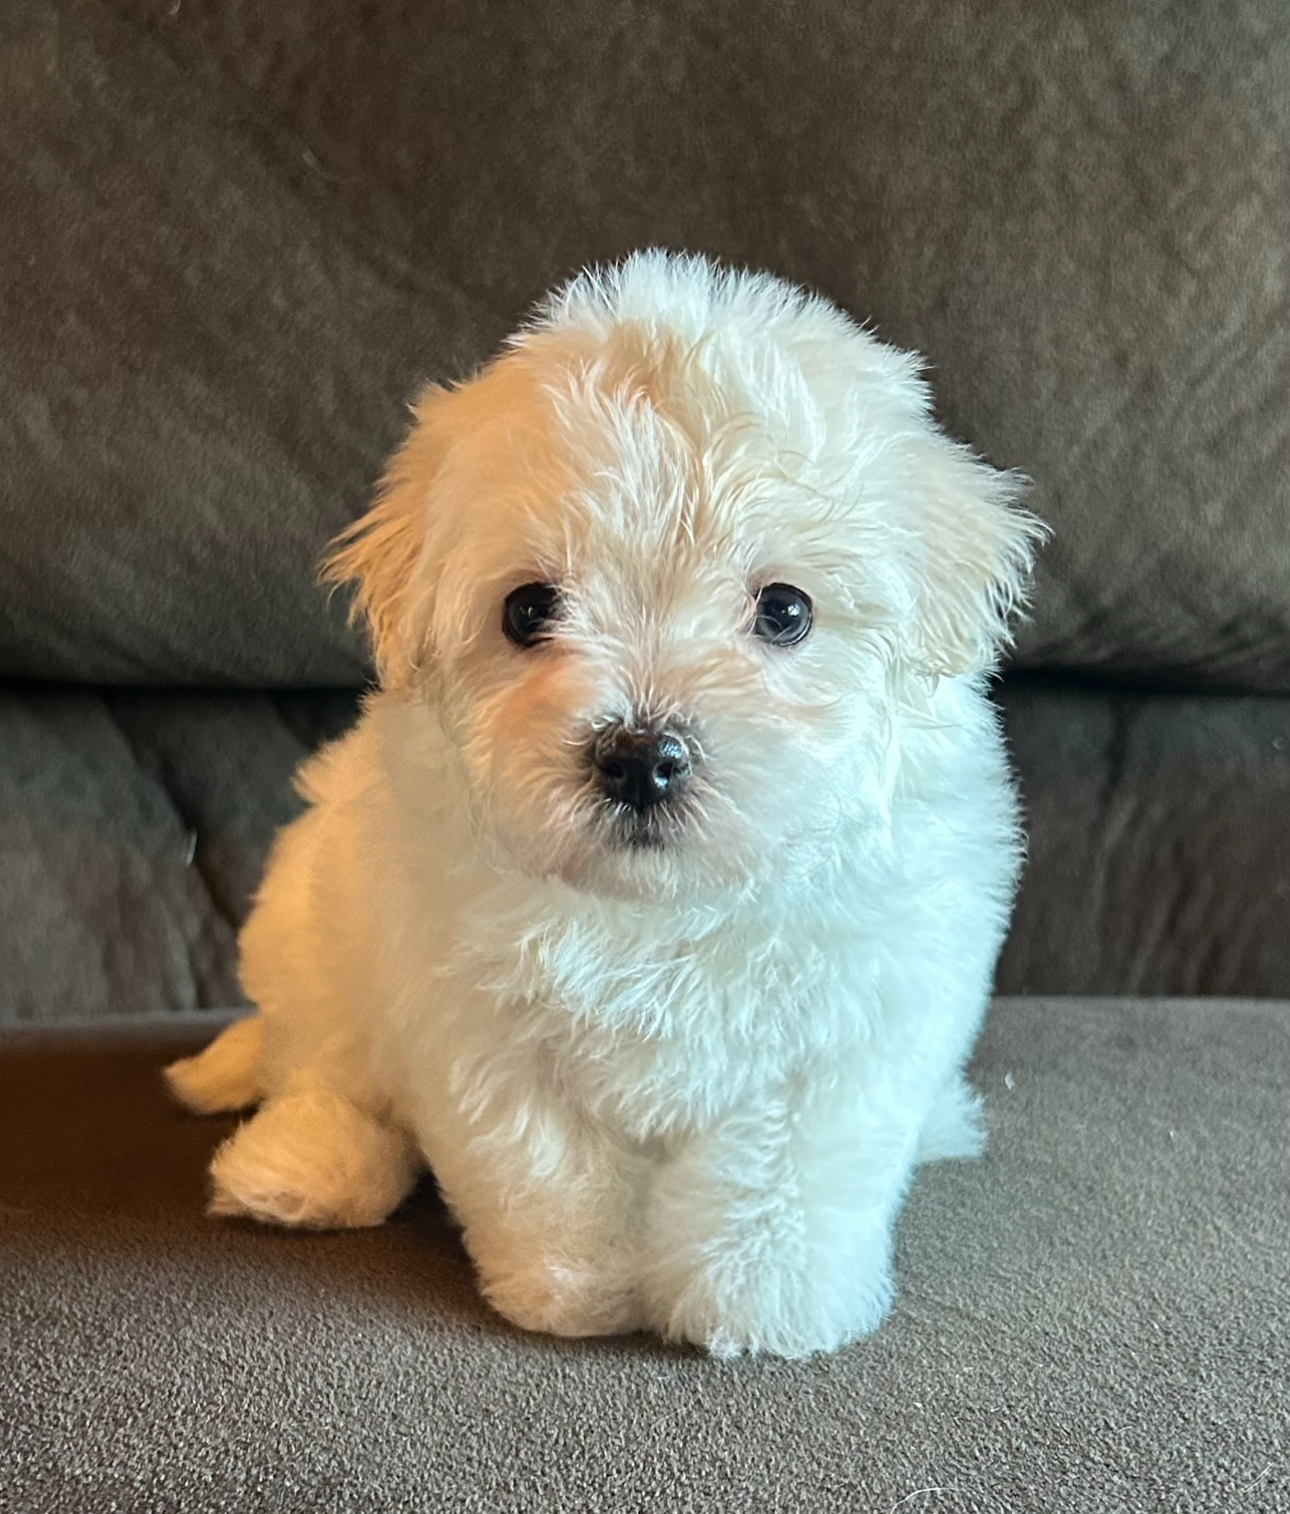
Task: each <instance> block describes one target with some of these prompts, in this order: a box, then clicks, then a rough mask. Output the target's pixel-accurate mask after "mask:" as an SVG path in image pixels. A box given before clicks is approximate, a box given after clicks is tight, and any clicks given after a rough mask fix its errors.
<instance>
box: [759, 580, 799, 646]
mask: <svg viewBox="0 0 1290 1514" xmlns="http://www.w3.org/2000/svg"><path fill="white" fill-rule="evenodd" d="M813 618H814V613H813V609H812V606H811V599H810V595H808V594H804V593H803V592H802V591H801V589H795V588H794V587H793V585H792V584H767V585H766V587H765V588H764V589H763V590H762V591H761V592H760V593H759V594H758V596H757V608H756V610H755V611H754V613H753V623H752V631H753V635H754V636H756V637H758V638H759V639H760V640H762V641H764V642H766V643H768V644H769V645H770V646H772V647H791V646H796V644H797V643H798V642H799V641H801V640H802V639H803V638H804V637H805V635H806V633H807V632H808V631H809V630H810V629H811V621H812V619H813Z"/></svg>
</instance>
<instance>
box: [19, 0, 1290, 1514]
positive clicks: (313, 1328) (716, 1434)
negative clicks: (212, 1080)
mask: <svg viewBox="0 0 1290 1514" xmlns="http://www.w3.org/2000/svg"><path fill="white" fill-rule="evenodd" d="M0 205H3V207H4V209H5V235H4V236H3V237H2V238H0V322H2V325H0V511H2V512H3V514H2V515H0V522H2V523H3V529H2V530H0V680H2V681H0V1083H2V1084H3V1086H4V1088H5V1090H6V1092H5V1094H4V1096H3V1099H2V1100H0V1119H3V1121H4V1122H5V1123H4V1141H3V1144H0V1205H2V1206H4V1207H3V1208H2V1209H0V1241H2V1242H3V1246H2V1248H0V1250H2V1252H3V1254H2V1256H0V1265H3V1267H4V1268H5V1270H6V1272H7V1274H8V1277H9V1284H8V1286H7V1287H6V1289H5V1291H4V1292H3V1293H0V1299H2V1300H3V1301H4V1302H3V1303H0V1324H2V1325H3V1328H4V1330H5V1331H6V1332H7V1334H8V1337H9V1339H8V1340H7V1343H6V1345H5V1348H4V1352H3V1356H4V1360H5V1361H6V1362H8V1363H11V1364H12V1366H11V1368H10V1369H9V1370H7V1372H6V1375H5V1381H4V1382H3V1384H0V1453H4V1454H3V1455H0V1507H3V1508H5V1509H8V1508H13V1509H15V1510H18V1509H22V1510H33V1511H34V1510H39V1509H46V1508H47V1509H51V1510H53V1509H59V1510H72V1509H79V1508H82V1507H84V1508H87V1509H89V1508H95V1509H98V1508H105V1507H111V1506H116V1507H120V1508H129V1509H134V1508H139V1509H154V1508H155V1509H169V1508H175V1509H185V1510H200V1509H206V1508H211V1509H219V1508H233V1507H237V1508H248V1509H249V1508H256V1509H258V1508H266V1509H268V1508H279V1507H281V1508H284V1509H285V1508H303V1507H318V1508H336V1509H341V1508H351V1507H352V1508H356V1509H357V1508H373V1509H375V1508H381V1509H389V1508H396V1507H408V1508H457V1507H460V1508H480V1509H501V1508H534V1509H536V1508H551V1509H557V1508H570V1509H574V1508H577V1509H594V1508H605V1509H611V1508H612V1509H629V1508H641V1509H645V1508H665V1507H675V1508H724V1507H754V1508H763V1507H764V1508H768V1509H769V1508H785V1509H790V1508H791V1509H797V1508H801V1509H812V1510H814V1509H821V1510H823V1509H833V1508H837V1509H843V1508H846V1509H886V1508H896V1507H902V1508H908V1509H910V1510H914V1509H929V1510H930V1509H959V1508H963V1509H978V1508H979V1509H987V1508H989V1509H994V1508H999V1509H1009V1510H1012V1509H1054V1510H1056V1509H1060V1510H1063V1511H1067V1510H1076V1509H1084V1508H1088V1509H1095V1508H1096V1509H1102V1508H1106V1509H1144V1510H1145V1509H1157V1508H1159V1509H1179V1510H1183V1509H1187V1510H1190V1509H1219V1508H1251V1509H1259V1508H1268V1509H1272V1508H1277V1507H1290V1448H1288V1447H1287V1443H1286V1418H1285V1402H1286V1388H1287V1383H1286V1376H1287V1373H1286V1356H1285V1350H1284V1344H1283V1342H1284V1339H1285V1331H1286V1330H1287V1328H1288V1327H1290V1284H1288V1282H1287V1276H1288V1272H1290V1269H1288V1268H1287V1262H1286V1258H1287V1256H1290V1246H1288V1245H1287V1241H1288V1240H1290V1203H1288V1202H1287V1201H1288V1199H1290V1195H1288V1194H1287V1191H1286V1173H1287V1171H1288V1170H1290V1168H1288V1166H1287V1161H1286V1157H1287V1140H1286V1138H1287V1136H1290V1116H1288V1111H1290V1099H1287V1097H1286V1095H1287V1093H1290V1008H1288V1007H1287V1004H1286V1002H1285V1001H1287V1000H1290V402H1288V397H1290V12H1287V10H1286V8H1285V6H1284V4H1283V3H1282V0H1188V3H1185V4H1178V3H1173V0H1122V3H1120V4H1118V5H1108V4H1105V3H1101V0H1066V3H1059V0H1043V3H1036V0H939V3H932V0H855V3H850V4H844V3H841V0H828V3H824V0H821V3H819V4H809V5H808V4H799V5H792V4H789V3H787V0H709V3H707V4H705V5H703V6H697V5H691V4H686V3H684V0H569V3H556V0H496V3H487V4H476V5H464V4H459V3H453V0H280V3H279V4H276V5H274V6H265V5H261V4H256V3H254V0H8V3H7V4H6V6H5V7H4V8H3V10H2V11H0ZM644 244H660V245H666V246H671V247H684V248H690V249H694V250H699V251H703V252H707V253H709V254H712V255H714V256H717V257H720V258H723V259H726V260H729V261H733V262H739V263H746V264H750V265H753V266H759V267H768V268H772V269H774V270H775V271H776V272H779V273H781V274H784V275H787V276H789V277H791V278H794V279H797V280H799V281H801V282H802V283H805V284H807V285H809V286H811V287H813V288H816V289H819V290H821V291H822V292H824V293H825V294H827V295H828V296H830V297H831V298H833V299H834V300H836V301H838V302H839V303H841V304H842V305H843V306H845V307H846V308H848V309H849V310H851V311H853V312H854V313H855V314H856V315H857V316H860V317H863V318H865V319H867V320H871V321H872V322H873V323H874V325H875V327H876V329H877V330H878V332H879V334H880V335H882V336H883V337H885V338H887V339H889V340H891V341H892V342H895V343H897V344H899V345H902V346H908V347H913V348H917V349H918V350H920V351H922V352H924V353H925V354H927V356H928V361H929V364H930V370H931V378H932V382H933V385H934V388H935V390H936V394H937V399H938V404H939V405H940V407H941V413H942V417H943V419H944V421H945V423H946V425H947V426H948V427H949V428H950V429H951V430H952V431H953V432H954V433H955V434H957V435H960V436H962V437H964V438H965V439H967V440H969V441H971V442H972V443H973V444H974V445H975V446H977V447H978V448H979V449H980V450H982V451H983V452H984V453H985V454H986V455H988V456H989V457H990V458H991V459H992V460H993V461H995V462H997V463H999V464H1001V465H1005V466H1009V467H1015V468H1018V469H1020V470H1022V471H1024V472H1025V473H1027V474H1028V475H1029V476H1030V477H1031V478H1032V479H1033V481H1034V483H1033V491H1032V496H1031V504H1032V507H1033V508H1034V509H1035V510H1036V511H1037V512H1038V513H1039V514H1040V515H1042V516H1043V517H1044V518H1045V519H1046V520H1048V521H1049V522H1050V523H1051V524H1052V526H1053V530H1054V534H1053V538H1052V542H1051V544H1050V545H1049V547H1048V548H1047V550H1046V551H1045V553H1044V554H1043V557H1042V560H1041V562H1040V566H1039V571H1038V576H1037V580H1036V586H1035V595H1034V606H1033V611H1032V614H1031V616H1030V618H1029V619H1028V621H1027V622H1026V623H1025V624H1024V625H1023V626H1022V628H1021V630H1020V633H1019V636H1018V641H1017V646H1016V649H1015V654H1014V655H1013V657H1012V658H1011V660H1010V663H1009V666H1008V667H1007V668H1006V670H1005V671H1004V676H1003V677H1002V678H1001V680H1000V682H999V684H998V687H997V690H996V697H997V698H998V701H999V704H1000V706H1001V709H1002V712H1003V718H1004V720H1005V725H1006V729H1007V733H1008V737H1009V741H1010V745H1011V748H1012V751H1013V754H1014V758H1015V761H1016V765H1017V768H1018V772H1019V777H1020V782H1021V787H1022V792H1023V797H1024V802H1025V808H1026V813H1027V824H1028V829H1029V833H1030V856H1029V862H1028V866H1027V870H1026V875H1025V879H1024V882H1023V886H1022V891H1021V895H1020V898H1019V901H1018V906H1017V911H1016V917H1015V923H1014V928H1013V931H1012V934H1011V937H1010V939H1009V942H1008V945H1007V947H1006V949H1005V952H1004V955H1003V958H1002V961H1001V963H1000V966H999V973H998V989H999V992H1000V995H1001V998H1000V1001H999V1003H998V1005H997V1006H996V1008H995V1010H994V1011H993V1013H992V1015H991V1018H990V1022H989V1025H988V1028H987V1032H986V1036H985V1038H984V1040H983V1044H982V1049H981V1052H980V1055H979V1058H978V1064H977V1069H976V1071H977V1077H978V1081H979V1082H980V1083H981V1085H982V1087H983V1088H984V1090H985V1092H986V1093H987V1096H988V1098H989V1101H990V1109H991V1122H992V1146H991V1150H990V1154H989V1155H987V1157H986V1158H985V1159H984V1160H983V1161H982V1162H981V1163H979V1164H976V1165H975V1166H973V1167H967V1166H954V1165H947V1166H942V1167H936V1168H932V1169H929V1170H928V1171H927V1172H926V1173H925V1174H924V1175H923V1176H922V1177H920V1179H919V1180H918V1182H917V1183H916V1185H915V1191H914V1195H913V1198H912V1200H911V1206H910V1210H909V1213H908V1215H907V1217H906V1219H905V1220H904V1221H903V1222H902V1224H903V1229H902V1239H901V1257H902V1261H901V1265H900V1269H899V1271H898V1285H899V1289H900V1295H899V1299H898V1303H897V1307H896V1311H895V1314H894V1316H893V1319H892V1321H891V1323H890V1324H889V1325H888V1326H886V1327H884V1329H883V1330H882V1331H881V1332H879V1334H878V1336H877V1337H875V1338H874V1340H873V1341H872V1342H866V1343H862V1344H861V1345H859V1346H857V1347H855V1348H853V1349H852V1350H851V1351H849V1352H846V1353H843V1355H842V1356H840V1357H838V1358H835V1359H830V1360H827V1361H821V1362H816V1363H806V1364H795V1365H792V1366H789V1365H785V1364H777V1363H751V1364H744V1365H742V1366H739V1365H736V1366H733V1367H728V1366H717V1365H714V1364H710V1363H705V1362H703V1361H701V1360H700V1359H699V1358H698V1357H696V1356H692V1355H689V1354H687V1353H683V1352H682V1353H678V1352H672V1351H668V1350H665V1349H664V1348H662V1347H658V1346H655V1345H653V1344H651V1343H648V1342H644V1341H628V1342H613V1343H611V1342H599V1343H593V1344H590V1345H587V1344H583V1345H577V1344H568V1343H564V1344H557V1343H552V1342H547V1341H540V1340H532V1339H528V1338H525V1337H521V1336H519V1335H517V1334H515V1333H513V1332H509V1331H507V1330H506V1329H505V1328H504V1327H502V1326H501V1325H500V1324H499V1323H498V1322H496V1321H494V1320H492V1319H491V1318H490V1317H489V1316H488V1315H487V1313H486V1312H485V1311H484V1310H483V1308H482V1306H480V1305H479V1304H478V1303H477V1302H476V1301H475V1299H474V1296H473V1293H472V1291H471V1288H470V1283H469V1278H468V1275H467V1273H466V1270H465V1264H464V1261H463V1258H462V1254H461V1252H460V1249H459V1247H458V1246H457V1243H456V1241H455V1238H454V1237H453V1236H452V1234H451V1232H450V1230H449V1229H448V1227H447V1225H446V1223H445V1220H444V1217H443V1215H442V1213H441V1211H440V1210H439V1209H438V1208H437V1204H436V1200H435V1198H434V1195H433V1191H432V1190H430V1189H427V1190H426V1191H424V1192H423V1193H422V1194H421V1195H420V1196H419V1198H418V1199H417V1200H416V1201H415V1202H414V1203H413V1205H412V1206H410V1208H409V1209H408V1210H407V1211H406V1212H404V1214H402V1215H401V1216H400V1219H399V1220H398V1222H397V1223H396V1224H395V1225H393V1226H391V1227H390V1228H389V1229H387V1230H385V1231H380V1232H372V1233H366V1234H362V1235H351V1236H336V1237H330V1238H325V1239H318V1238H315V1239H312V1240H308V1241H306V1240H302V1239H300V1238H292V1237H281V1236H271V1235H267V1234H264V1233H260V1232H254V1231H246V1230H243V1229H241V1228H239V1227H236V1226H234V1227H218V1226H214V1225H210V1224H208V1223H206V1222H204V1221H203V1220H202V1219H201V1217H200V1205H201V1169H202V1164H203V1160H204V1158H205V1156H206V1154H208V1153H209V1150H210V1147H211V1145H212V1144H213V1142H214V1140H215V1139H216V1138H217V1136H218V1135H219V1133H220V1130H221V1128H227V1127H221V1126H220V1125H219V1124H218V1122H216V1123H215V1124H214V1125H208V1124H205V1123H201V1122H195V1121H192V1120H190V1119H188V1118H187V1117H185V1116H182V1115H181V1114H180V1113H179V1112H178V1111H175V1110H173V1109H170V1108H169V1107H168V1106H167V1105H166V1104H165V1102H164V1100H163V1099H162V1097H161V1094H160V1091H159V1089H158V1086H157V1083H156V1079H155V1071H156V1067H157V1065H158V1063H159V1061H160V1060H161V1059H162V1058H163V1056H164V1055H167V1054H169V1053H170V1051H172V1050H173V1049H174V1048H175V1047H176V1046H187V1045H192V1044H195V1043H196V1042H198V1041H200V1040H201V1039H202V1038H203V1037H204V1036H205V1035H207V1034H208V1033H209V1032H210V1030H211V1029H212V1028H213V1027H215V1026H216V1025H217V1024H218V1023H220V1017H221V1015H222V1014H225V1013H227V1012H228V1011H229V1010H232V1009H235V1008H236V1007H237V1006H238V1005H240V1004H241V1003H243V1002H244V1001H243V996H242V994H241V990H240V987H239V984H238V981H237V974H236V961H235V941H236V933H237V928H238V925H239V923H240V921H241V920H242V919H243V918H244V916H245V913H246V910H247V906H248V901H249V899H250V897H251V894H252V892H253V890H254V888H255V884H256V880H257V877H258V875H259V871H260V868H261V866H262V862H263V858H264V854H265V851H266V848H267V846H268V844H269V841H270V839H271V837H272V834H273V832H274V830H275V829H276V828H277V827H278V826H279V825H280V824H282V823H283V822H284V821H285V820H286V819H289V818H290V817H291V815H292V814H294V813H295V812H296V808H297V806H298V803H299V801H298V800H297V799H296V798H295V797H294V796H293V794H292V791H291V788H290V775H291V772H292V769H293V768H294V766H295V765H296V764H297V763H298V762H299V761H300V759H301V758H302V757H303V756H305V755H306V754H307V753H308V752H309V751H311V750H313V749H314V748H315V747H316V746H317V745H318V744H319V743H320V742H321V741H323V740H325V739H327V738H328V737H329V736H332V735H334V734H336V733H338V732H340V731H341V730H343V729H344V728H345V727H346V725H347V724H348V723H349V722H350V721H351V720H352V719H353V717H354V713H355V710H356V707H357V700H358V698H359V697H360V693H361V689H362V687H363V685H364V682H365V680H366V679H367V678H368V677H369V674H370V668H369V663H368V660H367V654H366V649H365V647H364V645H363V643H362V640H361V637H360V636H359V635H358V634H357V633H356V632H354V631H353V630H352V629H351V628H350V627H349V626H348V625H347V621H346V614H345V610H346V606H345V603H344V600H343V597H341V596H335V597H332V598H330V599H329V598H328V597H327V596H326V595H325V594H324V593H322V592H321V591H320V590H319V589H318V587H317V585H316V582H315V578H314V565H315V563H316V560H317V558H318V556H319V554H320V552H321V550H322V548H323V546H324V544H325V543H326V541H327V540H328V539H329V538H330V537H331V536H332V535H333V534H334V533H335V532H336V531H338V530H339V529H340V528H341V527H342V526H344V525H345V524H346V523H347V522H348V521H349V520H350V519H352V518H353V517H354V516H355V515H356V514H357V513H358V512H359V511H360V510H361V509H362V508H363V507H364V504H365V500H366V497H367V494H368V491H369V489H370V486H371V482H372V480H373V478H374V477H375V475H376V472H377V470H378V468H379V465H380V461H381V458H382V456H383V455H384V454H385V453H386V452H387V451H388V450H389V449H390V447H391V446H392V445H393V444H394V442H395V441H396V440H397V438H398V436H399V434H400V432H401V428H402V426H403V424H404V415H405V411H404V406H405V402H406V401H407V399H408V397H409V396H410V395H411V394H412V393H413V391H414V390H415V389H416V388H417V386H418V385H419V384H421V383H422V382H424V381H426V380H427V379H447V378H451V377H453V376H455V375H460V374H463V373H466V372H468V371H469V370H470V369H471V367H472V366H473V365H475V364H477V363H478V362H480V361H481V360H482V359H483V358H485V357H486V356H487V355H488V353H489V352H490V351H491V350H492V349H493V348H494V347H495V345H496V344H497V342H498V341H499V340H500V339H501V337H502V336H503V335H504V334H505V333H506V332H507V331H508V330H509V329H510V328H511V327H512V326H513V325H514V324H515V322H516V321H517V320H518V319H519V318H520V317H521V316H522V314H523V312H524V310H525V309H526V308H527V307H528V306H529V305H530V304H531V303H532V301H533V300H534V299H535V298H536V297H537V296H538V295H539V294H540V293H541V292H542V291H543V290H544V289H545V288H547V287H549V286H550V285H551V284H552V283H554V282H557V281H558V280H559V279H561V278H563V277H565V276H567V275H569V274H570V273H571V272H573V271H574V270H575V269H576V268H577V267H579V266H581V265H582V264H584V263H587V262H591V261H597V260H603V259H609V258H613V257H615V256H617V255H619V254H621V253H622V252H624V251H625V250H627V249H629V248H631V247H634V246H638V245H644ZM5 1498H8V1500H9V1502H7V1503H5V1502H4V1499H5ZM112 1500H115V1504H113V1502H112Z"/></svg>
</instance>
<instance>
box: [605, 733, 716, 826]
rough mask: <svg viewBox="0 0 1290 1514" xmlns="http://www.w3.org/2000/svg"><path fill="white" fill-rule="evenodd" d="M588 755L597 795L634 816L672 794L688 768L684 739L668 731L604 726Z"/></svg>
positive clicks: (685, 779) (681, 785)
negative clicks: (598, 791) (597, 791)
mask: <svg viewBox="0 0 1290 1514" xmlns="http://www.w3.org/2000/svg"><path fill="white" fill-rule="evenodd" d="M589 757H590V761H591V771H592V775H593V778H594V780H595V784H596V787H597V788H598V789H599V790H600V792H601V794H603V795H604V797H605V798H606V799H608V800H610V801H612V802H613V803H614V804H619V805H622V806H623V807H624V808H626V809H629V810H631V811H632V812H633V813H634V814H636V815H637V816H644V815H646V814H648V813H649V812H650V811H651V810H652V809H653V808H654V806H656V805H659V804H662V803H663V802H664V801H665V800H672V799H675V798H677V796H678V795H679V794H680V793H681V791H682V790H683V789H684V787H685V785H686V783H687V782H688V781H689V778H690V773H691V770H692V767H691V759H690V752H689V749H688V748H687V746H686V744H685V742H684V741H683V740H682V738H681V737H680V736H679V735H678V734H677V733H676V732H675V731H669V730H656V729H646V730H632V729H629V728H628V727H627V726H625V725H621V724H615V725H611V726H608V727H607V728H606V729H605V730H603V731H601V732H599V733H598V734H597V735H596V737H595V738H594V739H593V741H592V743H591V747H590V751H589Z"/></svg>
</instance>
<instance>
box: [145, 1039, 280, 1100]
mask: <svg viewBox="0 0 1290 1514" xmlns="http://www.w3.org/2000/svg"><path fill="white" fill-rule="evenodd" d="M263 1044H264V1016H263V1015H248V1016H247V1017H246V1019H244V1020H234V1021H233V1023H232V1025H230V1026H228V1027H227V1028H226V1029H224V1030H222V1031H221V1032H220V1033H219V1035H218V1036H216V1037H215V1039H214V1040H213V1041H212V1042H211V1044H210V1045H209V1046H208V1047H207V1048H206V1050H205V1051H202V1052H198V1054H197V1055H196V1056H195V1057H184V1058H183V1059H182V1060H180V1061H178V1062H172V1063H171V1064H170V1066H169V1067H167V1068H166V1071H165V1079H166V1086H167V1087H168V1088H169V1089H170V1091H171V1093H172V1094H174V1096H175V1098H177V1099H178V1100H179V1102H180V1103H181V1104H183V1105H185V1106H186V1107H187V1108H189V1109H191V1110H193V1111H194V1112H195V1113H196V1114H217V1113H219V1112H220V1111H221V1110H226V1109H245V1108H246V1106H247V1105H248V1104H255V1103H258V1102H259V1100H260V1099H261V1098H262V1097H263V1094H264V1090H263V1089H262V1088H261V1086H260V1051H261V1048H262V1046H263Z"/></svg>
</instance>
